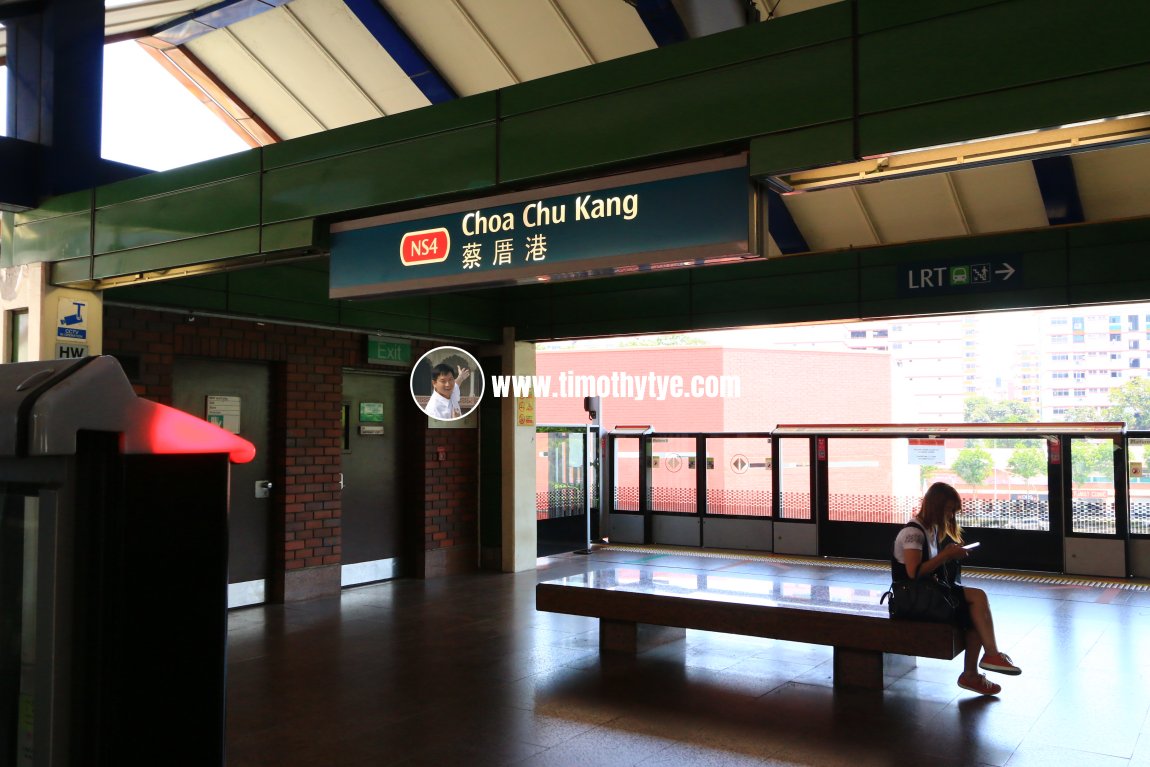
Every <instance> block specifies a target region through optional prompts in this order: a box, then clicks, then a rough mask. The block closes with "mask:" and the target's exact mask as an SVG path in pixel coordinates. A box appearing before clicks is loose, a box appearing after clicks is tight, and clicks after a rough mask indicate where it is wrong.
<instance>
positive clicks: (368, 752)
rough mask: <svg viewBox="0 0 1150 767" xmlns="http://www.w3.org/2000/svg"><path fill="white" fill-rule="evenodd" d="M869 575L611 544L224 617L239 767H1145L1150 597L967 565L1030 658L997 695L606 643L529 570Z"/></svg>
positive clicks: (1010, 648)
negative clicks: (540, 601) (983, 575)
mask: <svg viewBox="0 0 1150 767" xmlns="http://www.w3.org/2000/svg"><path fill="white" fill-rule="evenodd" d="M620 561H623V562H635V563H637V564H645V565H657V566H658V567H660V568H666V567H682V568H694V569H705V570H715V569H719V568H721V569H725V570H727V571H730V572H738V573H743V574H746V573H763V574H777V573H782V572H785V573H786V574H787V576H788V577H789V578H799V579H809V580H812V581H834V582H836V584H837V583H841V584H844V585H845V584H852V583H853V584H858V585H860V586H867V587H874V586H876V585H883V584H884V581H885V580H886V577H887V576H886V574H885V573H883V572H882V571H881V570H875V569H860V568H853V567H828V566H824V565H821V564H819V563H816V562H812V563H802V562H794V561H780V562H768V561H761V560H738V559H722V558H715V557H698V556H692V555H690V554H689V553H688V554H682V553H680V554H675V555H661V554H658V553H650V552H646V553H645V552H620V551H597V552H595V553H593V554H591V555H577V554H571V555H565V556H560V557H553V558H550V559H546V560H541V562H540V568H539V570H538V571H536V572H526V573H519V574H515V575H511V574H496V573H484V574H476V575H470V576H463V577H452V578H443V579H437V580H429V581H417V580H399V581H394V582H389V583H382V584H376V585H371V586H363V587H359V588H354V589H349V590H347V591H345V592H344V593H343V594H342V596H341V597H340V598H338V599H335V598H333V599H324V600H316V601H312V602H306V603H300V604H292V605H286V606H282V605H281V606H269V607H255V608H247V609H243V610H238V611H235V612H233V613H232V614H231V621H230V627H231V632H230V641H229V672H228V673H229V676H228V690H229V692H228V764H229V766H230V767H247V766H248V765H275V766H276V767H290V766H292V765H308V766H309V767H313V766H316V765H333V766H339V767H343V766H346V767H361V766H367V765H372V766H378V767H384V766H387V765H437V766H454V765H460V766H461V767H483V766H485V765H511V764H514V765H523V766H524V767H537V766H542V765H547V766H554V767H575V766H576V765H604V766H610V767H614V766H616V765H642V767H664V766H667V767H684V766H690V765H705V766H707V767H712V766H714V767H717V766H718V765H740V766H741V765H839V764H841V765H851V767H854V766H855V765H864V766H865V765H896V764H897V765H907V764H931V765H983V764H985V765H1011V767H1015V766H1016V765H1026V766H1029V765H1041V766H1042V767H1057V766H1058V765H1068V766H1072V767H1094V766H1095V765H1097V766H1098V767H1109V766H1110V765H1148V766H1150V590H1141V589H1132V588H1113V587H1106V586H1102V587H1099V586H1085V585H1078V584H1073V583H1061V584H1059V583H1054V584H1050V583H1041V582H1014V581H1002V580H996V579H980V578H974V577H971V576H969V575H968V576H967V578H966V580H967V582H968V585H976V586H979V587H982V588H985V589H986V590H987V591H988V592H989V593H990V595H991V603H992V606H993V608H994V614H995V620H996V623H997V628H998V634H999V638H1000V644H1001V645H1002V647H1003V649H1005V650H1006V651H1007V652H1009V653H1010V654H1011V655H1012V656H1013V657H1014V659H1015V661H1016V662H1017V663H1019V664H1020V665H1021V666H1022V667H1023V674H1022V676H1019V677H1001V676H996V677H995V679H996V681H999V682H1000V683H1001V684H1002V686H1003V691H1002V694H1001V695H1000V696H998V697H997V698H981V697H977V696H974V695H972V694H969V693H966V692H964V691H963V690H960V689H959V688H958V687H956V686H955V684H954V681H955V678H956V677H957V676H958V673H959V670H960V666H961V661H960V660H954V661H950V662H944V661H936V660H930V659H920V660H919V663H918V667H917V668H916V669H914V670H913V671H911V672H910V673H909V674H908V675H907V676H905V677H903V678H902V679H900V680H898V681H896V682H895V683H893V684H892V685H891V686H890V687H889V688H888V689H887V690H885V691H884V692H881V693H878V692H865V691H849V692H844V691H841V690H835V689H833V688H832V687H831V686H830V683H831V678H830V669H829V665H830V660H831V650H830V648H827V647H821V646H815V645H804V644H794V643H788V642H779V641H773V640H766V639H753V638H747V637H738V636H731V635H718V634H709V633H701V632H693V631H689V632H687V638H686V641H684V642H677V643H674V644H671V645H666V646H663V647H660V648H658V649H656V650H652V651H649V652H647V653H644V654H642V655H640V656H638V657H637V658H631V659H627V658H616V657H610V656H604V657H600V655H599V653H598V649H597V626H596V621H595V620H594V619H585V618H577V617H572V616H563V615H553V614H548V613H538V612H536V611H535V609H534V586H535V583H536V581H537V580H549V579H551V578H556V577H559V576H562V575H567V574H571V573H574V572H579V571H583V570H586V569H592V568H596V567H602V566H605V565H607V564H609V563H617V562H620Z"/></svg>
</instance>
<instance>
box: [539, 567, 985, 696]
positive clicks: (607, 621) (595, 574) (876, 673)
mask: <svg viewBox="0 0 1150 767" xmlns="http://www.w3.org/2000/svg"><path fill="white" fill-rule="evenodd" d="M883 591H885V588H882V589H874V588H859V587H857V586H852V585H849V584H839V583H834V582H826V581H807V580H788V579H786V578H780V577H772V576H765V577H752V576H736V575H728V574H716V573H714V572H711V571H699V570H686V569H677V568H667V569H661V568H658V569H657V568H648V567H637V566H634V565H632V566H616V567H609V568H606V569H601V570H595V571H591V572H588V573H582V574H579V575H573V576H568V577H566V578H559V579H557V580H552V581H547V582H544V583H540V584H538V585H537V586H536V590H535V607H536V609H537V610H543V611H546V612H555V613H564V614H568V615H583V616H587V617H591V618H598V619H599V649H600V652H626V653H636V652H640V651H642V650H644V649H647V648H649V647H651V646H654V645H657V644H661V643H665V642H668V641H674V640H676V639H681V638H683V637H684V636H685V634H686V629H697V630H700V631H716V632H720V633H724V634H743V635H746V636H757V637H765V638H769V639H783V640H787V641H791V642H804V643H807V644H821V645H829V646H830V647H833V648H834V664H833V669H834V684H835V686H836V687H840V686H848V687H864V688H868V689H882V688H883V687H884V681H883V678H884V675H892V676H893V675H901V674H902V673H905V671H906V670H908V669H910V668H912V667H913V666H914V665H915V658H916V657H926V658H942V659H945V660H950V659H952V658H955V657H957V656H958V654H959V653H961V652H962V651H963V650H964V648H965V644H964V640H963V635H962V632H961V631H959V630H958V629H957V628H955V627H954V626H951V625H949V624H944V623H911V622H906V621H895V620H891V619H890V617H889V616H888V615H887V608H886V606H885V605H880V604H879V597H880V596H881V594H882V592H883Z"/></svg>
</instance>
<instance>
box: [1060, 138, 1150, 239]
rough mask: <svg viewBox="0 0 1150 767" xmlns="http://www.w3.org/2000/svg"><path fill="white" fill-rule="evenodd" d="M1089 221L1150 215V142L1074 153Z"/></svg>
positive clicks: (1079, 188)
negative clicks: (1100, 150)
mask: <svg viewBox="0 0 1150 767" xmlns="http://www.w3.org/2000/svg"><path fill="white" fill-rule="evenodd" d="M1073 160H1074V175H1075V176H1076V177H1077V179H1078V194H1079V197H1081V199H1082V212H1083V213H1084V214H1085V215H1086V220H1087V221H1105V220H1107V219H1114V218H1130V217H1134V216H1150V144H1138V145H1135V146H1129V147H1121V148H1117V149H1109V150H1106V151H1104V152H1083V153H1081V154H1076V155H1074V158H1073Z"/></svg>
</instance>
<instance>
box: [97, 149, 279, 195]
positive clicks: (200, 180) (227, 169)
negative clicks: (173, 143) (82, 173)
mask: <svg viewBox="0 0 1150 767" xmlns="http://www.w3.org/2000/svg"><path fill="white" fill-rule="evenodd" d="M259 172H260V150H258V149H251V150H248V151H246V152H237V153H236V154H230V155H227V156H225V157H218V158H216V159H214V160H205V161H204V162H198V163H195V164H194V165H187V166H185V167H183V168H174V169H172V170H169V171H164V172H163V173H148V174H145V175H143V176H137V177H136V178H132V179H128V180H127V181H119V182H117V183H115V184H107V185H105V186H101V187H97V189H96V207H99V208H102V207H105V206H108V205H117V204H119V203H123V202H130V201H132V200H140V199H143V198H147V197H156V196H158V195H164V194H171V193H173V192H183V191H185V190H188V189H193V188H195V187H200V186H209V185H213V184H218V183H219V182H221V181H226V180H228V179H232V178H236V177H237V176H245V175H254V174H257V173H259Z"/></svg>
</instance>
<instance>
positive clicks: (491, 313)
mask: <svg viewBox="0 0 1150 767" xmlns="http://www.w3.org/2000/svg"><path fill="white" fill-rule="evenodd" d="M427 306H428V309H429V311H430V314H431V316H432V317H439V318H443V319H445V320H449V321H453V322H458V323H461V324H464V325H483V326H491V327H500V326H501V325H502V323H503V308H502V306H501V305H500V304H499V302H498V301H496V300H495V296H494V295H491V296H488V295H486V294H485V293H483V292H477V293H452V294H442V293H440V294H433V295H430V296H428V297H427Z"/></svg>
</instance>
